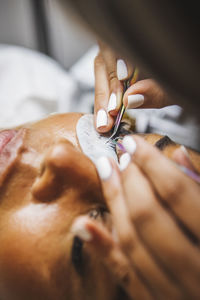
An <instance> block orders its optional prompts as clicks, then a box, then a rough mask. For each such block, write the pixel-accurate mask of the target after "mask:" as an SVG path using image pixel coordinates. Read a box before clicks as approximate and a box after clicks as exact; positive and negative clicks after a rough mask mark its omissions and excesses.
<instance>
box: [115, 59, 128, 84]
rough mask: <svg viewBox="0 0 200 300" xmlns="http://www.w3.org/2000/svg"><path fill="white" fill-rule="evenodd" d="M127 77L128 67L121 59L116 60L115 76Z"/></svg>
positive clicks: (121, 78) (120, 78)
mask: <svg viewBox="0 0 200 300" xmlns="http://www.w3.org/2000/svg"><path fill="white" fill-rule="evenodd" d="M127 77H128V69H127V66H126V63H125V61H124V60H123V59H118V61H117V78H118V80H124V79H126V78H127Z"/></svg>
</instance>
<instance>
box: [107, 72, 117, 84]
mask: <svg viewBox="0 0 200 300" xmlns="http://www.w3.org/2000/svg"><path fill="white" fill-rule="evenodd" d="M108 78H109V81H110V83H113V82H115V81H117V77H116V72H115V71H114V70H112V71H109V72H108Z"/></svg>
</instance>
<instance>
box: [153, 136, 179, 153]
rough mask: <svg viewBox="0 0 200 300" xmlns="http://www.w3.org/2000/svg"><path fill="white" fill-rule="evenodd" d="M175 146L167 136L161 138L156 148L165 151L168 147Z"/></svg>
mask: <svg viewBox="0 0 200 300" xmlns="http://www.w3.org/2000/svg"><path fill="white" fill-rule="evenodd" d="M173 144H175V143H174V142H173V141H172V140H171V139H170V138H169V137H168V136H167V135H165V136H164V137H162V138H160V139H159V140H158V141H157V142H156V143H155V145H154V146H156V147H157V148H158V149H159V150H161V151H163V150H164V149H165V148H166V147H167V146H169V145H173Z"/></svg>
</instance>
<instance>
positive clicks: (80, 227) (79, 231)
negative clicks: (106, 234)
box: [71, 217, 92, 242]
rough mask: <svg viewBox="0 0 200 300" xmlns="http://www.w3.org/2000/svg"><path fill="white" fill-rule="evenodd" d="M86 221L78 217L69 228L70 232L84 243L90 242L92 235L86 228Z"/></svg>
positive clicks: (84, 218)
mask: <svg viewBox="0 0 200 300" xmlns="http://www.w3.org/2000/svg"><path fill="white" fill-rule="evenodd" d="M87 220H88V217H79V218H78V219H77V220H76V221H75V222H74V224H73V225H72V227H71V232H72V233H73V234H75V235H77V236H78V237H79V238H80V239H81V240H83V241H85V242H89V241H91V240H92V234H91V233H90V232H89V231H88V230H87V228H86V223H87Z"/></svg>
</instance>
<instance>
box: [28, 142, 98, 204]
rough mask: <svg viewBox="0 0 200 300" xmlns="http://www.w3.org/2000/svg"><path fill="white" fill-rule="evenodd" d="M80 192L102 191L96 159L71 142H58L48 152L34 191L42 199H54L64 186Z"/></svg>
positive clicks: (36, 196)
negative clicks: (87, 155) (94, 161)
mask: <svg viewBox="0 0 200 300" xmlns="http://www.w3.org/2000/svg"><path fill="white" fill-rule="evenodd" d="M69 188H76V189H77V191H79V192H80V193H86V192H88V193H93V192H95V191H96V190H98V191H99V189H100V183H99V179H98V176H97V172H96V169H95V167H94V165H93V163H92V162H91V161H90V160H89V159H88V158H87V157H86V156H85V155H84V154H83V153H82V152H80V151H79V150H77V149H76V148H75V147H74V146H73V145H72V144H71V143H70V142H60V143H58V144H56V145H54V146H53V147H52V148H51V149H50V150H49V151H48V153H47V154H46V155H45V158H44V161H43V163H42V166H41V170H40V174H39V175H38V177H37V178H36V181H35V182H34V184H33V187H32V194H33V196H34V197H35V198H37V199H38V200H40V201H43V202H48V201H51V200H53V199H55V198H57V197H59V195H60V194H61V193H62V191H63V190H64V189H69Z"/></svg>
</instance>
